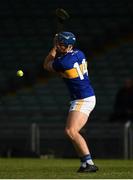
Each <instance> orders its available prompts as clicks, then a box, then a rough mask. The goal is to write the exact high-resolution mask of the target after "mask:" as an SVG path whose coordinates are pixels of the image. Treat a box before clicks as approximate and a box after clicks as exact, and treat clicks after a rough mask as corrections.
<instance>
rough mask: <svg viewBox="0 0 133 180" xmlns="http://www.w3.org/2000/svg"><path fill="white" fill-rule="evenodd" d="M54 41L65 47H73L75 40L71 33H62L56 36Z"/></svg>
mask: <svg viewBox="0 0 133 180" xmlns="http://www.w3.org/2000/svg"><path fill="white" fill-rule="evenodd" d="M55 41H56V42H57V43H59V44H62V45H64V46H66V47H67V46H68V45H74V43H75V42H76V38H75V35H74V34H73V33H71V32H65V31H64V32H60V33H58V34H56V36H55Z"/></svg>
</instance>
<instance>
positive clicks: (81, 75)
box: [52, 49, 94, 100]
mask: <svg viewBox="0 0 133 180" xmlns="http://www.w3.org/2000/svg"><path fill="white" fill-rule="evenodd" d="M52 65H53V69H54V70H55V71H57V72H59V73H60V74H61V76H62V77H63V79H64V80H65V83H66V85H67V86H68V89H69V91H70V95H71V99H72V100H75V99H83V98H87V97H90V96H94V90H93V88H92V86H91V84H90V80H89V77H88V70H87V61H86V58H85V55H84V53H83V52H82V51H80V50H77V49H75V50H72V51H70V52H68V53H67V54H65V55H64V56H61V57H57V58H56V59H55V60H54V62H53V64H52Z"/></svg>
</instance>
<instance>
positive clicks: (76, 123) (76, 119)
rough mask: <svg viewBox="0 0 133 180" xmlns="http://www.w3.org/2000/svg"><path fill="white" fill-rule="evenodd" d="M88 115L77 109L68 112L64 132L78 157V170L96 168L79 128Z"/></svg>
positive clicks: (87, 170) (92, 170)
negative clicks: (79, 165) (79, 162)
mask: <svg viewBox="0 0 133 180" xmlns="http://www.w3.org/2000/svg"><path fill="white" fill-rule="evenodd" d="M87 120H88V116H87V115H85V114H84V113H82V112H79V111H71V112H69V115H68V119H67V123H66V128H65V132H66V134H67V135H68V137H69V138H70V139H71V141H72V143H73V145H74V147H75V149H76V151H77V153H78V155H79V157H80V159H81V167H80V168H79V170H78V172H96V171H97V170H98V168H97V167H96V166H95V165H94V163H93V161H92V159H91V155H90V151H89V148H88V146H87V143H86V141H85V139H84V138H83V137H82V135H81V134H80V132H79V131H80V130H81V128H82V127H83V126H84V125H85V124H86V122H87Z"/></svg>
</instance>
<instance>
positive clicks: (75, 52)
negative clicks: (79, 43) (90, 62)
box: [71, 49, 84, 56]
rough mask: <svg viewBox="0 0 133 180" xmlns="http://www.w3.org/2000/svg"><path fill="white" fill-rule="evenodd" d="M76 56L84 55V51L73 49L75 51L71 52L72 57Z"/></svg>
mask: <svg viewBox="0 0 133 180" xmlns="http://www.w3.org/2000/svg"><path fill="white" fill-rule="evenodd" d="M76 54H84V53H83V51H81V50H80V49H73V51H72V52H71V55H72V56H73V55H76Z"/></svg>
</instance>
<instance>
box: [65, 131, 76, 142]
mask: <svg viewBox="0 0 133 180" xmlns="http://www.w3.org/2000/svg"><path fill="white" fill-rule="evenodd" d="M65 133H66V135H67V136H68V137H69V138H70V139H71V140H74V139H75V138H76V134H77V131H76V130H75V129H73V128H65Z"/></svg>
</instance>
